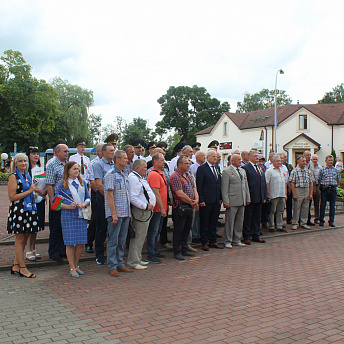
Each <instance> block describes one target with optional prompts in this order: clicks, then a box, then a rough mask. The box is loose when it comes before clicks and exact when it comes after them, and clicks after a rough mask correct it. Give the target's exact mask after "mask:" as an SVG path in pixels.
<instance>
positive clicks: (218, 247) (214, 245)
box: [209, 242, 223, 249]
mask: <svg viewBox="0 0 344 344" xmlns="http://www.w3.org/2000/svg"><path fill="white" fill-rule="evenodd" d="M209 247H211V248H217V249H223V246H220V245H219V244H218V243H216V242H215V243H211V244H209Z"/></svg>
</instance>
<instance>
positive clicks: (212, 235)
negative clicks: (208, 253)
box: [199, 203, 221, 245]
mask: <svg viewBox="0 0 344 344" xmlns="http://www.w3.org/2000/svg"><path fill="white" fill-rule="evenodd" d="M220 207H221V206H220V204H218V203H206V206H205V207H200V208H199V217H200V222H201V225H200V232H201V242H202V244H203V245H204V244H208V241H209V243H210V244H215V243H216V241H217V239H216V227H217V219H218V217H219V213H220Z"/></svg>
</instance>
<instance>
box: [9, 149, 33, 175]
mask: <svg viewBox="0 0 344 344" xmlns="http://www.w3.org/2000/svg"><path fill="white" fill-rule="evenodd" d="M20 160H26V161H27V162H28V161H29V158H28V157H27V155H26V154H24V153H17V154H16V155H15V156H14V158H13V160H12V163H11V171H12V172H14V171H15V170H16V168H17V167H16V163H17V162H18V161H20ZM26 171H27V168H26Z"/></svg>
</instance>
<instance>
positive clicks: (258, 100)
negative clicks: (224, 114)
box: [236, 88, 292, 113]
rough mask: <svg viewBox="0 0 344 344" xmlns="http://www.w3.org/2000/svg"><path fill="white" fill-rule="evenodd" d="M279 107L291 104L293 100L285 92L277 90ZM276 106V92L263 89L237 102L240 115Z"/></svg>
mask: <svg viewBox="0 0 344 344" xmlns="http://www.w3.org/2000/svg"><path fill="white" fill-rule="evenodd" d="M276 93H277V106H284V105H289V104H291V102H292V100H291V98H290V97H289V96H288V95H287V94H286V93H285V91H283V90H277V91H276ZM274 106H275V90H268V89H267V88H264V89H262V90H261V91H259V92H257V93H253V94H250V93H248V92H246V93H245V94H244V100H243V101H242V102H237V110H236V112H238V113H244V112H251V111H256V110H262V109H268V108H272V107H274Z"/></svg>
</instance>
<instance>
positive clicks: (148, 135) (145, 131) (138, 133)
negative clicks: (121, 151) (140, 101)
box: [122, 117, 155, 146]
mask: <svg viewBox="0 0 344 344" xmlns="http://www.w3.org/2000/svg"><path fill="white" fill-rule="evenodd" d="M137 137H140V138H142V139H144V141H145V142H149V141H153V140H154V138H155V133H154V131H152V129H150V128H149V127H148V123H147V120H146V119H143V118H141V117H137V118H133V121H132V122H131V123H129V124H126V125H125V129H124V132H123V134H122V145H123V146H124V145H127V144H130V142H131V141H132V140H134V139H135V138H137Z"/></svg>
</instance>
